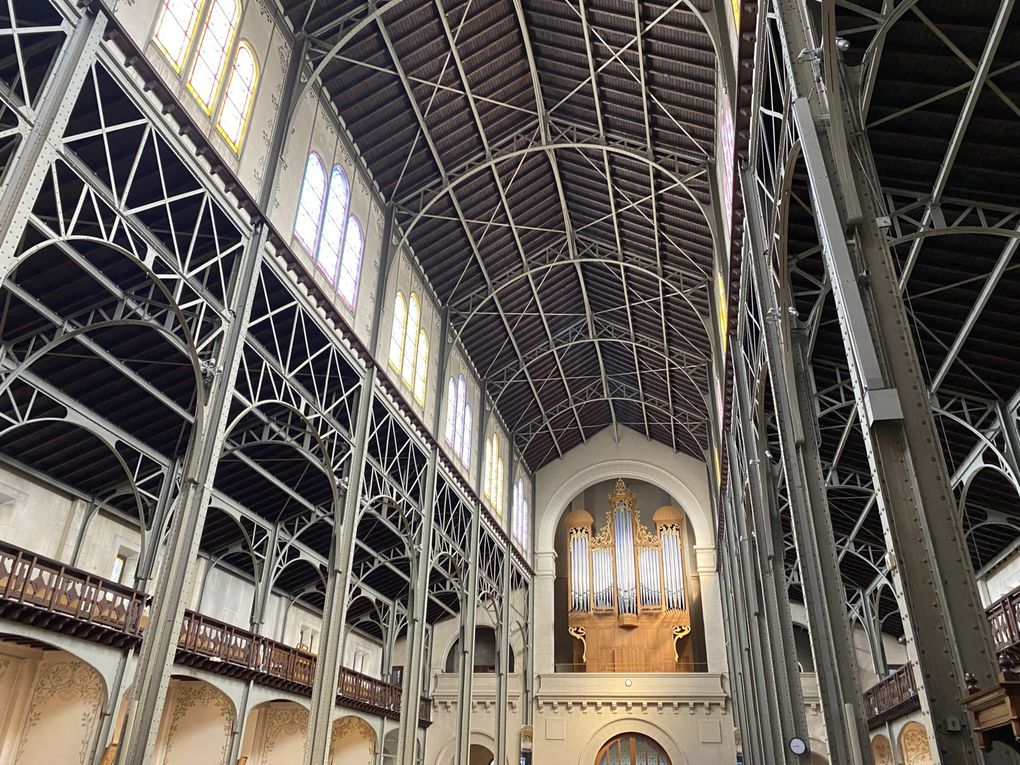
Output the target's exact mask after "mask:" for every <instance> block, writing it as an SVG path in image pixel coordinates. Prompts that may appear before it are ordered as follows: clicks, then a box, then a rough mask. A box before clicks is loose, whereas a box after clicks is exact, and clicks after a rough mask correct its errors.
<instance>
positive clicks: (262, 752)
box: [241, 702, 308, 765]
mask: <svg viewBox="0 0 1020 765" xmlns="http://www.w3.org/2000/svg"><path fill="white" fill-rule="evenodd" d="M307 730H308V710H307V709H305V708H304V707H303V706H301V705H300V704H295V703H293V702H270V703H268V704H261V705H259V706H258V707H256V708H255V709H253V710H252V711H251V712H249V713H248V720H247V723H246V724H245V730H244V741H243V743H242V745H241V756H242V757H248V765H289V763H292V762H300V761H301V757H302V756H303V754H304V748H305V735H306V733H307Z"/></svg>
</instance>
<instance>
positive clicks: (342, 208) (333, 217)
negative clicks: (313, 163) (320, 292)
mask: <svg viewBox="0 0 1020 765" xmlns="http://www.w3.org/2000/svg"><path fill="white" fill-rule="evenodd" d="M350 198H351V192H350V186H348V184H347V176H346V175H344V171H343V169H341V167H340V166H339V165H334V166H333V170H332V172H330V174H329V190H328V191H327V193H326V209H325V212H324V214H323V216H322V229H321V231H320V232H319V245H318V248H317V249H316V251H315V262H316V263H318V264H319V268H320V269H321V270H322V272H323V273H324V274H326V276H327V277H328V278H329V281H330V283H331V284H332V283H335V282H336V277H337V269H338V268H339V266H340V250H341V248H342V247H343V241H344V221H346V220H347V203H348V202H349V201H350Z"/></svg>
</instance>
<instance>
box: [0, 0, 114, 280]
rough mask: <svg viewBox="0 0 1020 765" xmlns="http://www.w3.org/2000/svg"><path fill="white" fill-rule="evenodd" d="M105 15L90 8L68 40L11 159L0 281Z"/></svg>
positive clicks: (1, 206)
mask: <svg viewBox="0 0 1020 765" xmlns="http://www.w3.org/2000/svg"><path fill="white" fill-rule="evenodd" d="M106 25H107V18H106V15H105V14H102V13H98V12H97V11H95V10H94V9H92V8H87V9H86V10H85V13H84V15H83V16H82V17H81V18H80V19H78V22H77V23H76V24H75V26H74V30H73V31H72V32H71V35H70V36H69V37H68V39H67V40H66V41H65V43H64V46H63V50H62V51H61V52H60V55H59V58H58V59H57V63H56V66H55V67H54V68H53V71H52V72H51V73H50V75H49V82H48V83H47V84H46V90H45V92H44V94H43V96H42V100H41V103H40V104H39V110H38V111H37V112H36V116H35V120H34V121H33V123H32V125H31V127H30V128H29V129H28V131H27V134H26V135H25V138H24V140H23V141H21V143H20V145H19V146H18V148H17V149H15V152H14V156H13V157H12V159H11V163H10V167H9V168H8V169H7V172H6V179H5V180H4V183H3V186H2V187H0V280H2V279H6V278H7V276H8V275H9V274H10V272H11V270H12V269H13V267H14V259H15V256H16V254H17V249H18V245H19V243H20V242H21V236H22V233H23V231H24V229H25V226H26V225H27V223H28V217H29V214H30V213H31V211H32V207H33V205H34V204H35V201H36V197H38V196H39V191H40V190H41V189H42V185H43V182H44V180H45V179H46V176H47V173H48V172H49V168H50V165H51V164H52V163H53V160H55V159H56V158H57V156H58V155H59V153H60V149H61V139H62V138H63V135H64V130H65V129H66V128H67V123H68V121H69V120H70V118H71V111H72V110H73V109H74V105H75V103H76V102H77V100H78V99H77V96H78V92H79V91H80V90H81V86H82V84H83V83H84V82H85V77H86V75H87V74H88V70H89V68H90V67H91V66H92V65H93V64H94V63H95V61H96V55H97V53H98V51H99V47H100V44H101V43H102V39H103V32H104V31H105V30H106Z"/></svg>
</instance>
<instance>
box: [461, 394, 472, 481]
mask: <svg viewBox="0 0 1020 765" xmlns="http://www.w3.org/2000/svg"><path fill="white" fill-rule="evenodd" d="M464 433H465V436H464V451H463V452H462V453H461V455H460V461H461V462H462V463H464V467H466V468H470V467H471V404H465V405H464Z"/></svg>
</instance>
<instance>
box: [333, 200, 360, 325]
mask: <svg viewBox="0 0 1020 765" xmlns="http://www.w3.org/2000/svg"><path fill="white" fill-rule="evenodd" d="M364 254H365V234H364V233H363V232H362V230H361V224H360V223H358V219H357V218H355V217H354V216H353V215H352V216H351V217H350V218H348V219H347V233H346V234H345V235H344V254H343V257H342V258H341V259H340V280H339V282H338V283H337V291H338V292H339V293H340V297H341V298H343V301H344V302H345V303H347V305H348V306H349V307H350V308H354V305H355V304H356V303H357V302H358V281H359V280H360V278H361V259H362V257H363V256H364Z"/></svg>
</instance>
